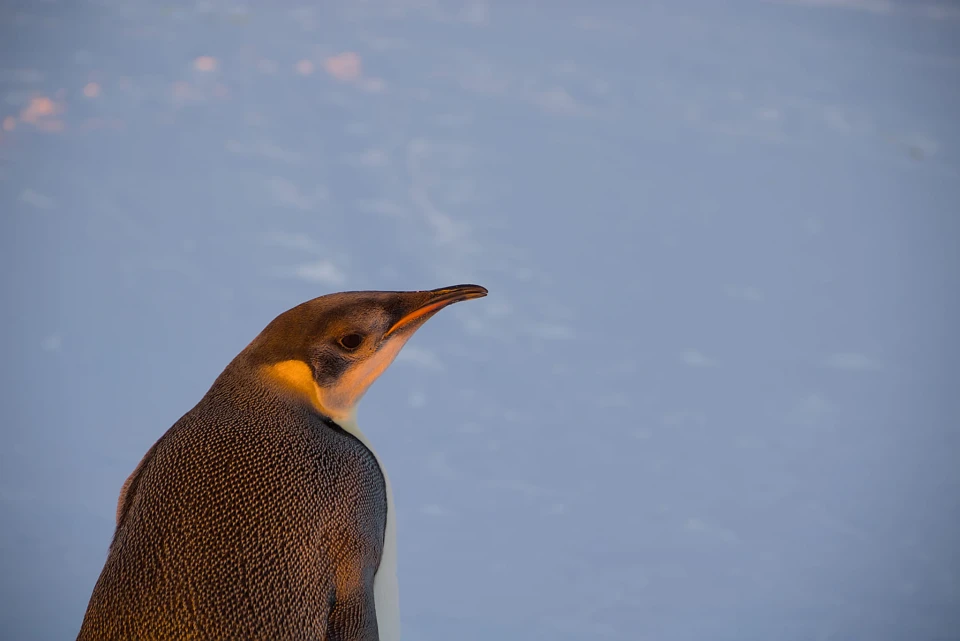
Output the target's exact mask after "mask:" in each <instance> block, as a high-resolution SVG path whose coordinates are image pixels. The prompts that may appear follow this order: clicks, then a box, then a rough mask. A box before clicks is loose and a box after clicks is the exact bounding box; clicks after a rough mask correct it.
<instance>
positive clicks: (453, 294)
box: [384, 285, 487, 338]
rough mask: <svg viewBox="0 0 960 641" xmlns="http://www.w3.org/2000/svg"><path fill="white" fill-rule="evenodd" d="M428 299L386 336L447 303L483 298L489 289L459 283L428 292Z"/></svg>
mask: <svg viewBox="0 0 960 641" xmlns="http://www.w3.org/2000/svg"><path fill="white" fill-rule="evenodd" d="M428 294H429V297H428V298H427V300H426V301H425V302H424V303H423V304H422V305H420V306H419V307H417V308H416V309H414V310H413V311H412V312H410V313H408V314H407V315H405V316H404V317H403V318H401V319H400V320H398V321H397V322H396V323H394V324H393V327H391V328H390V329H389V330H388V331H387V333H386V334H384V338H386V337H387V336H389V335H390V334H392V333H393V332H395V331H397V330H400V329H403V328H404V327H408V326H410V325H411V324H413V323H415V322H416V321H418V320H420V319H426V318H429V317H430V316H432V315H433V314H435V313H437V312H438V311H440V310H441V309H443V308H444V307H446V306H447V305H452V304H453V303H459V302H460V301H464V300H470V299H472V298H483V297H484V296H486V295H487V290H486V288H484V287H480V286H479V285H457V286H456V287H444V288H443V289H435V290H433V291H431V292H428Z"/></svg>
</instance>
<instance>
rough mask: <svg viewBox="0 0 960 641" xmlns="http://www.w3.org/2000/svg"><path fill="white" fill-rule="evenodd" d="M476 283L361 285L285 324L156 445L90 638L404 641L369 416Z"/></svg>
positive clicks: (126, 498)
mask: <svg viewBox="0 0 960 641" xmlns="http://www.w3.org/2000/svg"><path fill="white" fill-rule="evenodd" d="M486 293H487V291H486V290H485V289H484V288H482V287H478V286H476V285H457V286H455V287H449V288H443V289H436V290H431V291H418V292H346V293H341V294H331V295H328V296H321V297H320V298H315V299H313V300H311V301H307V302H306V303H303V304H301V305H298V306H297V307H294V308H293V309H291V310H288V311H286V312H284V313H283V314H281V315H279V316H278V317H277V318H275V319H274V320H273V321H272V322H271V323H270V324H269V325H268V326H267V327H266V328H265V329H264V330H263V331H262V332H261V333H260V334H259V335H258V336H257V338H256V339H254V340H253V341H252V342H251V343H250V344H249V345H248V346H247V347H246V349H244V350H243V351H242V352H241V353H240V354H239V355H238V356H237V358H235V359H234V360H233V362H232V363H230V365H228V366H227V368H226V369H225V370H224V372H223V373H222V374H221V375H220V377H219V378H218V379H217V380H216V382H214V384H213V386H212V387H211V388H210V391H209V392H207V394H206V395H205V396H204V397H203V399H202V400H201V401H200V403H198V404H197V406H196V407H194V408H193V409H192V410H190V412H188V413H187V414H186V415H184V417H183V418H181V419H180V420H179V421H177V423H176V424H174V426H173V427H171V428H170V429H169V430H168V431H167V433H166V434H164V435H163V437H161V438H160V440H159V441H157V443H156V444H154V446H153V447H152V448H151V449H150V451H148V452H147V454H146V456H144V457H143V460H142V461H141V462H140V464H139V465H138V466H137V468H136V469H135V470H134V472H133V474H131V475H130V477H129V479H128V480H127V482H126V483H125V484H124V486H123V489H122V490H121V493H120V500H119V501H118V505H117V528H116V532H115V534H114V538H113V543H112V544H111V546H110V551H109V554H108V557H107V561H106V564H105V565H104V568H103V571H102V572H101V574H100V578H99V580H98V581H97V584H96V586H95V587H94V590H93V595H92V596H91V597H90V603H89V605H88V607H87V613H86V616H85V617H84V621H83V624H82V626H81V629H80V634H79V637H78V640H79V641H94V640H96V641H113V640H118V641H119V640H121V639H122V640H126V641H134V640H141V639H142V640H147V639H186V638H189V639H270V640H272V641H284V640H287V639H290V640H293V639H296V640H298V641H305V640H310V641H398V640H399V637H400V615H399V588H398V584H397V577H396V549H397V546H396V517H395V515H394V514H393V507H392V505H393V503H392V502H393V498H392V491H391V488H390V482H389V480H388V478H387V476H386V473H385V471H384V470H383V469H382V467H381V466H380V463H379V461H378V459H377V456H376V454H375V453H374V452H373V450H372V446H371V445H370V444H369V441H368V440H367V439H366V437H365V436H364V435H363V434H362V433H361V432H360V431H359V428H358V427H357V425H356V422H355V412H356V405H357V403H358V402H359V400H360V398H361V397H362V396H363V394H364V392H365V391H366V389H367V388H368V387H369V386H370V385H371V384H372V383H373V381H374V380H376V378H377V377H378V376H380V374H382V373H383V372H384V371H385V370H386V368H387V367H388V366H389V365H390V363H391V362H392V361H393V359H394V358H395V357H396V355H397V353H398V352H399V350H400V349H401V348H402V347H403V345H404V344H405V343H406V341H407V340H408V339H409V338H410V336H411V335H412V334H413V333H414V332H415V331H416V330H417V328H418V327H420V326H421V325H422V324H423V323H424V322H426V320H427V319H428V318H430V317H431V316H432V315H433V314H435V313H436V312H437V311H438V310H440V309H442V308H443V307H445V306H447V305H449V304H451V303H455V302H458V301H461V300H469V299H471V298H479V297H481V296H484V295H486Z"/></svg>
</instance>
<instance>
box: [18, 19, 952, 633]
mask: <svg viewBox="0 0 960 641" xmlns="http://www.w3.org/2000/svg"><path fill="white" fill-rule="evenodd" d="M0 56H2V57H0V98H2V101H0V122H2V129H0V214H2V225H3V226H2V234H0V260H2V264H0V267H2V269H0V273H2V283H3V285H2V287H3V289H2V298H3V305H2V315H3V316H2V318H3V322H2V330H3V331H2V339H0V349H2V351H0V359H2V362H3V367H2V375H3V381H2V383H3V384H2V386H0V390H2V391H0V398H2V402H3V408H4V412H3V413H4V421H3V433H2V436H3V440H2V446H0V501H2V503H0V505H2V521H3V526H2V528H0V577H2V578H0V590H2V592H0V637H2V638H3V639H10V640H17V641H28V640H34V639H37V640H40V639H68V638H73V635H75V634H76V632H77V630H78V629H79V626H80V622H81V619H82V616H83V612H84V610H85V608H86V604H87V599H88V598H89V596H90V592H91V590H92V588H93V585H94V582H95V581H96V579H97V576H98V574H99V572H100V569H101V567H102V565H103V561H104V559H105V555H106V550H107V546H108V545H109V542H110V538H111V536H112V532H113V526H114V511H115V505H116V499H117V495H118V493H119V490H120V486H121V484H122V483H123V481H124V479H125V478H126V476H127V475H128V474H129V473H130V472H131V471H132V470H133V468H134V466H135V465H136V463H137V462H138V461H139V460H140V457H141V456H142V455H143V453H144V452H145V451H146V450H147V448H148V447H149V446H150V445H151V444H152V443H153V442H154V441H155V440H156V439H157V438H159V437H160V436H161V435H162V434H163V432H164V431H165V430H166V429H167V428H168V427H169V426H170V425H171V424H172V423H173V422H174V421H176V420H177V419H178V418H179V417H180V416H181V415H182V414H183V413H185V412H186V411H187V410H189V409H190V408H191V407H192V406H193V405H194V404H195V403H196V402H197V401H198V400H199V399H200V397H201V396H202V395H203V394H204V393H205V392H206V390H207V388H208V387H209V385H210V384H211V383H212V381H213V380H214V378H215V377H216V376H217V375H218V374H219V372H220V371H221V370H222V368H223V367H224V366H225V365H226V364H227V363H228V362H229V361H230V359H232V358H233V356H234V355H235V354H236V353H238V352H239V351H240V350H241V349H242V348H243V347H244V346H245V345H246V344H247V343H248V342H249V341H250V340H251V339H252V338H253V337H254V336H255V335H256V334H257V333H258V332H259V331H260V330H261V329H262V328H263V326H264V325H266V323H267V322H269V321H270V320H271V319H272V318H273V317H274V316H276V315H277V314H279V313H280V312H282V311H284V310H286V309H288V308H289V307H292V306H294V305H296V304H298V303H300V302H302V301H304V300H307V299H310V298H313V297H315V296H319V295H322V294H325V293H329V292H333V291H340V290H348V289H427V288H434V287H440V286H444V285H451V284H455V283H461V282H474V283H479V284H482V285H485V286H486V287H488V288H489V289H490V296H489V297H488V298H486V299H483V300H480V301H473V302H470V303H468V304H463V305H456V306H454V307H452V308H451V309H450V310H447V311H444V312H443V313H442V314H440V315H439V316H437V317H436V318H435V319H434V320H432V321H430V322H429V323H428V324H427V325H426V326H425V327H424V328H423V329H422V330H421V331H420V332H418V334H417V335H416V337H415V338H414V339H413V340H412V341H411V342H410V343H409V344H408V346H407V347H406V348H405V350H404V352H403V354H402V356H401V358H400V359H399V360H398V361H397V362H396V363H395V364H394V365H393V367H392V368H391V369H390V370H389V371H388V372H387V373H386V375H385V376H384V377H383V378H382V379H381V380H380V381H379V382H378V383H376V385H374V387H373V388H372V390H371V391H370V393H369V394H368V395H367V396H366V398H365V400H364V403H363V404H362V406H361V411H360V423H361V425H362V426H363V427H364V429H365V432H366V433H367V435H368V436H369V437H370V438H371V439H372V441H373V442H374V443H375V445H376V447H377V449H378V450H379V453H380V454H381V456H382V457H383V458H384V460H385V461H386V465H387V469H388V470H389V472H390V475H391V478H392V481H393V484H394V487H395V492H396V498H397V505H398V515H399V516H398V519H399V547H400V581H401V591H402V592H401V593H402V598H401V605H402V612H403V625H404V637H405V638H406V639H409V640H411V641H413V640H420V641H445V640H449V639H457V640H462V641H478V640H481V639H483V640H488V639H505V640H513V639H524V640H526V639H543V640H560V641H579V640H585V639H605V640H615V641H633V640H639V639H654V640H657V641H727V640H729V641H773V640H777V641H794V640H795V641H811V640H838V641H856V640H860V639H863V640H869V641H878V640H880V641H884V640H900V639H902V640H909V641H933V640H938V641H943V640H954V639H960V544H958V542H960V421H958V415H960V401H958V394H957V391H958V387H957V385H958V383H957V381H958V380H960V379H958V374H960V372H958V369H960V368H958V366H957V362H958V357H960V353H958V345H957V340H956V338H955V336H954V332H955V331H956V327H958V326H960V313H958V301H957V291H958V285H960V270H958V260H957V258H956V254H955V251H956V247H957V241H958V239H960V222H958V212H960V180H958V178H960V152H958V149H960V146H958V145H960V118H958V114H960V5H958V4H957V3H955V2H947V1H945V0H942V1H939V2H937V1H934V0H931V1H927V2H920V1H918V2H910V1H906V0H903V1H899V0H804V1H801V0H784V1H781V2H764V1H762V0H731V1H723V2H717V1H716V0H702V1H695V0H684V1H682V2H681V1H679V0H671V1H670V2H666V1H663V2H632V3H631V2H597V3H586V2H580V3H574V2H565V3H546V2H533V1H530V0H515V1H510V2H508V1H507V0H503V1H500V0H487V1H486V2H484V1H480V0H477V1H458V2H453V1H451V2H445V1H440V0H437V1H430V0H386V1H384V0H369V1H365V2H361V1H352V2H348V1H343V2H339V1H338V2H317V3H307V2H303V3H295V2H286V1H282V2H272V3H266V2H251V3H247V4H243V3H240V2H238V1H235V0H213V1H208V2H195V1H192V2H168V1H157V2H144V1H142V0H124V1H123V2H121V1H119V0H75V1H71V2H66V1H45V2H28V1H12V0H6V1H5V2H3V3H2V4H0ZM951 328H953V329H951Z"/></svg>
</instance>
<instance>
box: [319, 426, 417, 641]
mask: <svg viewBox="0 0 960 641" xmlns="http://www.w3.org/2000/svg"><path fill="white" fill-rule="evenodd" d="M322 419H323V421H324V422H325V423H332V424H333V425H335V426H337V427H338V428H340V429H342V430H343V431H344V432H346V433H348V434H350V435H351V436H353V437H354V438H356V439H357V440H358V441H360V442H361V443H363V445H364V447H366V448H367V449H368V450H370V453H371V454H373V457H374V458H375V459H376V460H377V465H379V466H380V473H381V474H382V475H383V484H384V489H385V490H386V494H387V524H386V527H385V528H384V533H383V552H382V553H381V555H380V565H379V566H378V567H377V573H376V575H375V576H374V579H373V598H374V604H375V606H376V611H377V629H378V630H379V633H380V636H379V638H380V641H399V639H400V600H399V598H400V595H399V585H398V582H397V511H396V509H395V508H394V502H393V488H392V487H391V486H390V478H389V477H388V476H387V470H386V468H385V467H384V466H383V461H381V460H380V456H379V455H377V451H376V450H375V449H373V445H371V443H370V440H369V439H368V438H367V437H366V435H364V433H363V432H362V431H360V426H359V425H357V414H356V410H355V409H354V410H351V411H350V413H349V414H348V415H347V416H346V417H345V418H342V419H337V420H334V419H332V418H329V417H327V416H322Z"/></svg>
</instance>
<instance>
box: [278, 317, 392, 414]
mask: <svg viewBox="0 0 960 641" xmlns="http://www.w3.org/2000/svg"><path fill="white" fill-rule="evenodd" d="M409 338H410V335H409V334H406V335H402V336H395V337H392V338H391V339H390V340H388V341H386V342H385V343H384V344H383V345H381V346H380V347H379V348H378V349H377V351H376V352H374V353H373V354H371V355H370V356H368V357H367V358H364V359H362V360H358V361H357V362H356V363H353V364H352V365H351V366H350V367H349V368H348V369H347V371H346V372H344V373H343V374H342V375H341V376H340V378H339V379H338V380H337V381H335V382H334V383H333V385H330V386H328V387H320V386H319V385H317V382H316V381H315V380H314V378H313V370H311V369H310V366H309V365H307V364H306V363H304V362H303V361H300V360H289V361H281V362H280V363H274V364H273V365H266V366H264V368H263V371H264V373H265V374H266V376H267V377H268V378H270V379H272V380H273V381H275V382H276V383H279V384H280V386H281V387H283V388H284V389H285V390H287V391H288V392H290V393H292V394H294V395H295V396H297V397H298V398H300V399H301V400H303V401H305V402H306V403H308V404H309V405H310V407H312V408H313V409H315V410H316V411H317V412H319V413H320V414H323V415H324V416H329V417H330V418H332V419H333V420H335V421H336V422H337V423H341V422H343V421H348V420H351V419H352V418H353V417H354V416H355V415H356V409H357V403H359V402H360V399H361V398H362V397H363V395H364V393H366V391H367V389H369V387H370V386H371V385H372V384H373V382H374V381H375V380H377V379H378V378H379V377H380V375H381V374H383V372H384V371H386V369H387V367H389V366H390V363H392V362H393V359H394V358H396V357H397V353H398V352H399V351H400V348H401V347H403V345H404V343H406V342H407V340H408V339H409Z"/></svg>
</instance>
